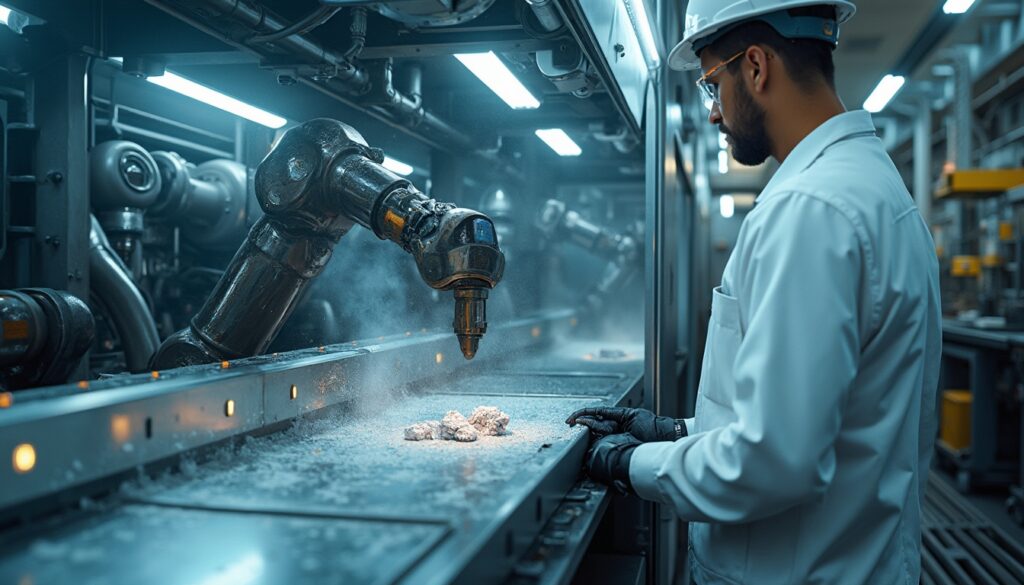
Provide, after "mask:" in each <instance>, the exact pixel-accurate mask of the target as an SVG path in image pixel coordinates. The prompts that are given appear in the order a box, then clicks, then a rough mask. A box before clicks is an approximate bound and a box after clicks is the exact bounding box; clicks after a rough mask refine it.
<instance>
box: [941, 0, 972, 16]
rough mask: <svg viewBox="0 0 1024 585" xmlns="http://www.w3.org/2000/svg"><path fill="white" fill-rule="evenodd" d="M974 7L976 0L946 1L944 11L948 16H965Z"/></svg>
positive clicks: (943, 6)
mask: <svg viewBox="0 0 1024 585" xmlns="http://www.w3.org/2000/svg"><path fill="white" fill-rule="evenodd" d="M971 6H974V0H946V3H945V4H943V5H942V11H943V12H945V13H946V14H963V13H965V12H967V11H968V10H970V9H971Z"/></svg>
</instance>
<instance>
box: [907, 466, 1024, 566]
mask: <svg viewBox="0 0 1024 585" xmlns="http://www.w3.org/2000/svg"><path fill="white" fill-rule="evenodd" d="M923 515H924V518H923V521H924V530H923V533H922V540H923V543H922V544H923V547H922V549H921V583H922V584H923V585H932V584H935V585H974V584H978V585H988V584H995V585H1018V584H1020V583H1024V547H1022V546H1021V545H1020V544H1019V543H1017V542H1016V541H1014V540H1012V539H1011V538H1010V537H1009V536H1007V534H1006V533H1005V532H1003V531H1002V530H1001V529H1000V528H998V527H997V526H996V525H994V524H993V523H992V521H991V520H989V519H988V518H986V517H985V516H984V515H983V514H982V513H981V512H979V511H978V510H977V509H975V507H974V506H973V505H971V504H970V503H969V502H968V501H967V500H966V499H964V497H963V496H961V495H960V494H958V493H957V492H956V490H954V489H953V488H952V487H950V486H949V485H947V484H946V483H945V482H943V481H941V480H939V479H938V478H936V477H934V476H930V477H929V478H928V488H927V490H926V492H925V505H924V510H923Z"/></svg>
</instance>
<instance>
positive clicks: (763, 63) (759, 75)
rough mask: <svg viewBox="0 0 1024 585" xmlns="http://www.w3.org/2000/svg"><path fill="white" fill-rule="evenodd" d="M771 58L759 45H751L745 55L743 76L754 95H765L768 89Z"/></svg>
mask: <svg viewBox="0 0 1024 585" xmlns="http://www.w3.org/2000/svg"><path fill="white" fill-rule="evenodd" d="M770 58H771V55H769V53H768V52H767V51H765V50H764V49H763V48H761V47H760V46H758V45H751V46H750V47H748V48H747V52H746V53H745V54H744V55H743V76H744V77H745V78H746V81H748V82H749V83H750V85H748V86H747V87H749V88H750V92H751V93H752V94H759V93H763V92H764V91H765V89H766V88H767V87H768V77H769V67H768V61H769V59H770Z"/></svg>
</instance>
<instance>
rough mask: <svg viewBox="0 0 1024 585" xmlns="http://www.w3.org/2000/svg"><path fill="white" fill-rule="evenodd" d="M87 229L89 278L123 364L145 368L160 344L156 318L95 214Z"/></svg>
mask: <svg viewBox="0 0 1024 585" xmlns="http://www.w3.org/2000/svg"><path fill="white" fill-rule="evenodd" d="M90 217H91V219H92V228H91V229H90V230H89V281H90V284H91V288H92V292H93V294H94V295H95V296H96V298H97V299H98V300H99V301H100V302H101V303H102V304H103V306H104V307H105V308H106V309H107V312H108V313H109V315H110V319H111V321H113V323H114V328H115V329H116V330H117V335H118V337H120V338H121V348H122V349H123V350H124V358H125V364H126V365H127V366H128V370H129V371H131V372H133V373H134V372H144V371H146V370H147V369H148V366H149V359H150V358H151V357H152V356H153V354H154V353H156V350H157V347H159V346H160V336H159V335H158V334H157V331H156V321H154V320H153V314H152V313H150V311H149V306H148V305H147V304H146V301H145V299H143V298H142V294H141V293H140V292H139V289H138V288H136V286H135V283H134V282H133V281H132V279H131V276H129V275H128V270H127V269H126V268H125V266H124V264H122V263H121V259H120V258H118V257H117V255H115V254H114V252H113V250H112V249H111V247H110V242H108V241H107V236H106V234H104V233H103V228H101V227H100V224H99V221H97V220H96V217H95V216H90Z"/></svg>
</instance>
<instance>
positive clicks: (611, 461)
mask: <svg viewBox="0 0 1024 585" xmlns="http://www.w3.org/2000/svg"><path fill="white" fill-rule="evenodd" d="M640 444H641V443H640V441H638V440H637V439H636V437H634V436H633V435H630V434H629V433H623V434H620V435H608V436H607V437H601V438H600V439H598V440H596V441H594V443H593V444H592V445H591V446H590V450H589V451H587V457H586V469H587V475H588V476H590V479H592V480H594V481H596V482H598V483H603V484H605V485H607V486H609V487H611V488H614V489H615V490H617V491H618V492H619V493H621V494H632V493H634V491H633V484H632V482H630V481H629V460H630V459H632V457H633V450H635V449H636V448H637V446H638V445H640Z"/></svg>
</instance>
